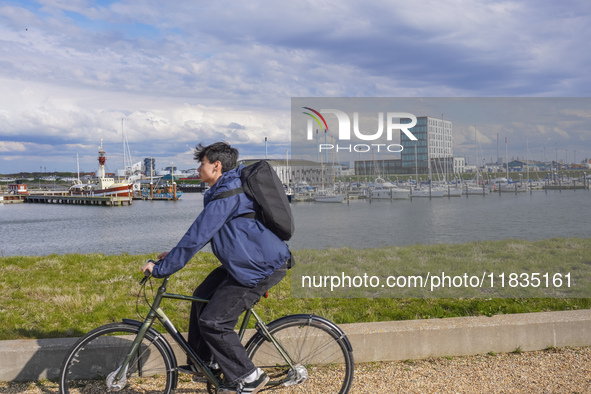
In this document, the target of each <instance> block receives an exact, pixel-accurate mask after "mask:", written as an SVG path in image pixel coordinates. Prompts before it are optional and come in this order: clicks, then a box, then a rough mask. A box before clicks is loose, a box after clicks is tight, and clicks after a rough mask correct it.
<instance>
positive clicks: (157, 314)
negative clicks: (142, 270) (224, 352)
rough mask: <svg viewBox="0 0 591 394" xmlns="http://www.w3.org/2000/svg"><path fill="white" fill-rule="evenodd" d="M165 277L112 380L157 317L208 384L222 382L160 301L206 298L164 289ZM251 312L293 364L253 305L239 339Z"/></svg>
mask: <svg viewBox="0 0 591 394" xmlns="http://www.w3.org/2000/svg"><path fill="white" fill-rule="evenodd" d="M168 278H169V277H168V276H167V277H165V278H164V280H163V282H162V284H161V285H160V287H159V288H158V292H157V293H156V296H155V297H154V301H153V303H152V306H151V308H150V311H149V312H148V315H147V316H146V319H145V320H144V322H143V323H142V325H141V327H140V330H139V332H138V334H137V336H136V338H135V339H134V341H133V343H132V345H131V347H130V349H129V352H128V354H127V355H126V357H125V359H124V361H123V363H122V364H121V367H120V368H119V371H118V372H117V374H116V376H115V381H119V380H120V379H121V378H122V377H123V375H124V373H125V371H126V370H127V366H128V365H129V363H130V361H131V358H132V356H133V354H134V353H135V352H136V351H137V349H138V347H139V346H140V343H141V342H142V340H143V338H144V335H145V334H146V332H147V331H148V330H149V329H150V327H152V324H153V323H154V321H155V320H156V319H158V321H160V323H162V325H163V326H164V328H165V329H166V331H167V332H168V333H169V334H170V335H171V337H172V339H173V340H174V341H175V342H176V343H177V344H178V345H179V346H180V347H181V349H182V350H183V352H184V353H185V354H186V355H187V357H188V358H189V359H190V360H191V361H192V362H193V364H194V365H196V366H197V367H198V368H199V369H200V370H201V371H202V372H203V374H204V375H205V376H206V378H207V380H208V381H209V382H211V384H212V385H213V386H215V387H216V388H218V387H219V386H220V384H221V382H220V381H219V379H218V378H217V377H216V376H215V375H214V374H213V372H212V371H211V369H210V368H209V367H208V366H207V365H206V363H205V362H204V361H203V360H202V359H201V358H199V356H198V355H197V354H195V352H194V351H193V349H192V348H191V347H190V346H189V343H188V342H187V341H186V340H185V338H184V337H183V336H182V335H181V333H180V332H179V331H178V329H177V328H176V327H175V325H174V324H173V323H172V321H171V320H170V319H169V318H168V316H166V314H165V313H164V311H163V310H162V308H160V302H161V301H162V299H164V298H168V299H172V300H181V301H191V302H201V303H208V302H209V300H206V299H203V298H199V297H193V296H187V295H180V294H172V293H167V292H166V285H167V283H168ZM145 280H147V278H144V281H145ZM251 316H254V318H255V320H256V321H257V323H256V327H257V330H261V331H262V334H263V335H264V336H265V337H266V338H268V339H269V340H270V341H271V342H272V343H273V344H274V345H275V347H276V348H277V350H278V351H279V352H280V353H281V355H282V357H283V358H284V359H285V361H286V362H287V363H288V364H289V366H290V367H291V368H294V365H293V360H292V359H291V357H290V356H289V354H288V353H287V352H286V351H285V349H284V348H283V346H282V345H281V344H280V343H279V342H278V341H277V340H276V339H275V338H274V337H273V335H272V334H271V333H270V332H269V330H268V328H267V325H266V324H265V322H264V321H263V320H262V319H261V318H260V317H259V315H257V314H256V312H255V311H254V310H253V309H252V307H251V308H249V309H247V310H246V313H245V315H244V319H243V320H242V323H241V325H240V329H239V331H238V336H239V338H240V340H241V341H242V339H243V338H244V333H245V332H246V328H247V327H248V323H249V321H250V318H251ZM269 383H276V382H269Z"/></svg>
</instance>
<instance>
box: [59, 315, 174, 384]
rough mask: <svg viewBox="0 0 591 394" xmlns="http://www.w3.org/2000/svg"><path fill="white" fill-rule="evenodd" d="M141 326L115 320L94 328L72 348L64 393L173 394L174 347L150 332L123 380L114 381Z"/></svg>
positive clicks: (64, 368) (63, 376) (63, 372)
mask: <svg viewBox="0 0 591 394" xmlns="http://www.w3.org/2000/svg"><path fill="white" fill-rule="evenodd" d="M138 331H139V327H137V326H134V325H132V324H125V323H113V324H107V325H104V326H102V327H99V328H96V329H94V330H92V331H90V332H89V333H88V334H86V335H85V336H83V337H82V338H80V339H79V340H78V342H76V344H75V345H74V346H73V347H72V349H71V350H70V352H69V353H68V355H67V356H66V359H65V360H64V363H63V365H62V370H61V372H60V378H59V383H60V393H62V394H67V393H106V392H111V391H118V392H122V393H138V392H141V393H144V392H149V393H170V392H171V391H172V389H173V387H174V386H175V385H176V379H177V372H176V370H175V368H174V366H173V365H174V361H173V357H174V355H172V354H171V353H170V351H169V349H170V347H169V346H168V345H167V344H166V343H165V342H164V339H162V337H160V336H157V333H156V332H155V331H153V330H149V331H148V332H146V334H145V336H144V339H143V340H142V343H141V344H140V346H139V348H138V350H137V351H136V352H135V354H133V357H132V360H131V362H130V363H129V365H128V367H127V370H126V372H125V374H124V376H123V378H122V379H121V380H120V381H118V382H117V381H114V380H115V379H114V377H115V375H116V374H117V372H118V371H119V369H120V367H121V364H122V362H123V360H124V359H125V357H126V356H127V354H128V352H129V351H130V349H131V344H132V342H133V340H134V339H135V337H136V336H137V334H138Z"/></svg>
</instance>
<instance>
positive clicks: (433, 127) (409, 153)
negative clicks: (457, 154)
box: [400, 116, 454, 174]
mask: <svg viewBox="0 0 591 394" xmlns="http://www.w3.org/2000/svg"><path fill="white" fill-rule="evenodd" d="M400 121H401V123H403V124H404V123H410V119H401V120H400ZM409 131H410V132H411V133H412V134H413V135H414V136H415V137H416V138H417V140H416V141H414V140H411V139H410V138H409V137H408V136H407V135H406V134H405V133H403V132H402V131H401V132H400V144H401V145H402V146H403V148H404V149H403V150H402V152H401V161H402V163H401V171H402V173H403V174H416V173H418V174H428V173H429V168H430V169H431V173H432V174H433V173H439V174H443V173H453V172H454V166H453V164H454V163H453V140H452V122H451V121H449V120H444V119H439V118H433V117H430V116H421V117H417V124H416V125H415V126H414V127H412V128H410V129H409ZM429 160H430V161H431V163H430V165H429Z"/></svg>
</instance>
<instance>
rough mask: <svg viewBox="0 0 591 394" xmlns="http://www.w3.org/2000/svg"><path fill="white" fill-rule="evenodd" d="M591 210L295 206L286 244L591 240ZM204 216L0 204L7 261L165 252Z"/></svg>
mask: <svg viewBox="0 0 591 394" xmlns="http://www.w3.org/2000/svg"><path fill="white" fill-rule="evenodd" d="M590 202H591V192H589V191H587V190H576V191H573V190H569V191H548V192H544V191H534V192H532V193H529V192H527V193H518V194H514V193H503V194H501V195H499V194H491V195H487V196H469V197H466V196H464V197H453V198H432V199H428V198H414V199H412V200H394V201H388V200H385V201H376V200H373V201H371V202H370V201H369V200H351V201H350V202H349V203H347V202H345V203H341V204H328V203H327V204H323V203H313V202H298V203H293V204H292V211H293V214H294V218H295V222H296V232H295V235H294V237H293V238H292V240H291V241H289V245H290V247H291V249H292V250H299V249H326V248H341V247H352V248H376V247H383V246H404V245H412V244H436V243H463V242H469V241H484V240H503V239H525V240H540V239H547V238H552V237H588V236H589V234H590V230H591V209H590ZM202 208H203V196H202V195H201V194H200V193H186V194H185V195H183V197H182V199H181V200H179V201H177V202H172V201H134V202H133V205H131V206H123V207H102V206H78V205H74V206H72V205H45V204H26V203H25V204H0V256H18V255H40V256H43V255H49V254H54V253H55V254H67V253H104V254H109V255H112V254H122V253H128V254H144V253H156V252H162V251H167V250H170V249H171V248H172V247H174V246H175V245H176V242H177V241H178V240H179V239H180V238H181V237H182V236H183V234H184V233H185V231H186V230H187V229H188V228H189V226H190V225H191V223H192V222H193V220H194V219H195V218H196V217H197V215H198V214H199V212H200V211H201V209H202ZM205 250H208V249H207V248H206V249H205Z"/></svg>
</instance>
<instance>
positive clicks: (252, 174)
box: [212, 160, 294, 241]
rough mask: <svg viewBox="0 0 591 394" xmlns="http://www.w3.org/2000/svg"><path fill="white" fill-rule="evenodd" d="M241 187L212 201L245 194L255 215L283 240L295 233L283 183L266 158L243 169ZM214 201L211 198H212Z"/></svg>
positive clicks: (221, 194) (228, 191) (226, 192)
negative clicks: (252, 202)
mask: <svg viewBox="0 0 591 394" xmlns="http://www.w3.org/2000/svg"><path fill="white" fill-rule="evenodd" d="M240 180H241V181H242V187H239V188H236V189H231V190H227V191H225V192H222V193H220V194H218V195H217V196H215V197H214V198H213V200H218V199H220V198H226V197H230V196H234V195H236V194H240V193H244V194H246V195H247V196H248V197H250V198H251V199H252V200H253V201H254V208H255V214H254V215H252V214H250V215H248V214H247V215H243V216H244V217H254V218H255V219H257V220H258V221H260V222H261V223H263V224H264V225H265V227H267V228H268V229H269V230H271V231H273V233H275V235H277V236H278V237H279V238H281V239H282V240H284V241H288V240H289V239H290V238H291V237H292V235H293V232H294V223H293V216H292V214H291V208H290V206H289V201H288V200H287V195H286V194H285V190H284V189H283V184H282V183H281V180H280V179H279V177H278V176H277V173H276V172H275V170H274V169H273V167H271V165H270V164H269V163H268V162H267V161H266V160H261V161H258V162H256V163H254V164H251V165H249V166H248V167H245V168H243V169H242V173H241V175H240ZM213 200H212V201H213Z"/></svg>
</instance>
